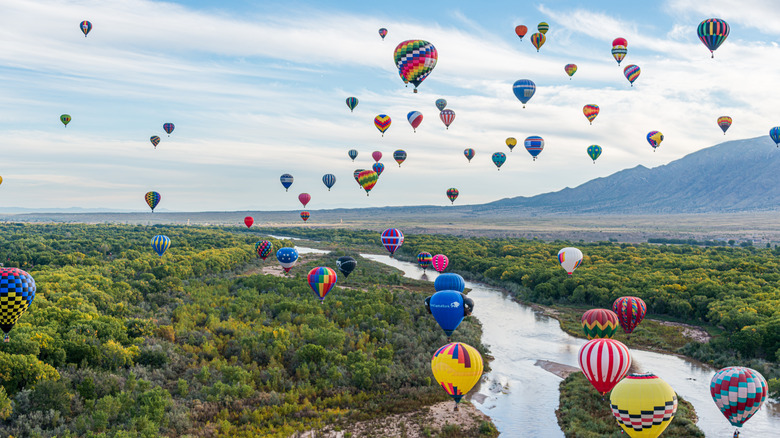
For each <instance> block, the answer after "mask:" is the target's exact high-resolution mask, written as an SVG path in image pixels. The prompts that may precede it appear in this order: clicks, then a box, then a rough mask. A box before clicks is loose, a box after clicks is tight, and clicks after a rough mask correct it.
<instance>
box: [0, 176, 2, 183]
mask: <svg viewBox="0 0 780 438" xmlns="http://www.w3.org/2000/svg"><path fill="white" fill-rule="evenodd" d="M2 183H3V177H2V176H0V184H2Z"/></svg>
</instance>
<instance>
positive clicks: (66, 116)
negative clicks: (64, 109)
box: [60, 114, 71, 128]
mask: <svg viewBox="0 0 780 438" xmlns="http://www.w3.org/2000/svg"><path fill="white" fill-rule="evenodd" d="M70 120H71V118H70V114H63V115H61V116H60V122H62V124H63V125H65V127H66V128H67V127H68V123H70Z"/></svg>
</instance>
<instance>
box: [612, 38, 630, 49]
mask: <svg viewBox="0 0 780 438" xmlns="http://www.w3.org/2000/svg"><path fill="white" fill-rule="evenodd" d="M615 46H624V47H628V40H627V39H625V38H621V37H618V38H615V39H614V40H612V47H615Z"/></svg>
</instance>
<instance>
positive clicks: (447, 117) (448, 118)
mask: <svg viewBox="0 0 780 438" xmlns="http://www.w3.org/2000/svg"><path fill="white" fill-rule="evenodd" d="M439 118H440V119H441V121H442V123H444V126H446V127H447V129H450V124H451V123H452V121H453V120H455V111H453V110H451V109H445V110H443V111H442V112H440V113H439Z"/></svg>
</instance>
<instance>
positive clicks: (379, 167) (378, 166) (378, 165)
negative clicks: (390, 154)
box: [371, 162, 385, 176]
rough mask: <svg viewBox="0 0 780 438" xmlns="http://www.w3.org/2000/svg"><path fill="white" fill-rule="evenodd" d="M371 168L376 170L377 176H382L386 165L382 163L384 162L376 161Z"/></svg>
mask: <svg viewBox="0 0 780 438" xmlns="http://www.w3.org/2000/svg"><path fill="white" fill-rule="evenodd" d="M371 168H372V169H374V172H376V174H377V176H380V175H382V172H384V171H385V165H384V164H382V163H380V162H376V163H374V164H373V165H372V166H371Z"/></svg>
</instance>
